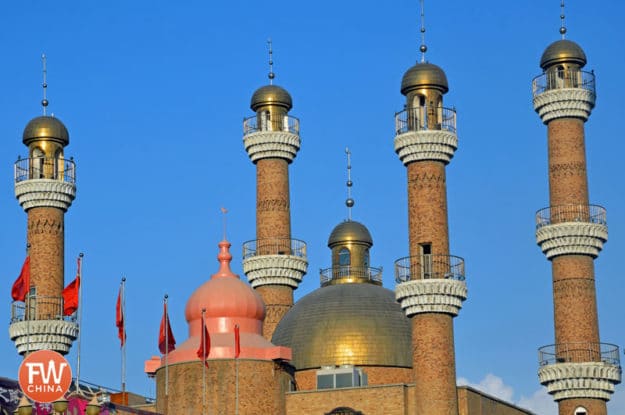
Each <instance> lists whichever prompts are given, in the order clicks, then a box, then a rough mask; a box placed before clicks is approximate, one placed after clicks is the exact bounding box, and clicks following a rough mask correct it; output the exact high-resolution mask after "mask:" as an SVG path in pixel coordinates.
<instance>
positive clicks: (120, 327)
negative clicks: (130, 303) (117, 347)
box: [115, 286, 126, 347]
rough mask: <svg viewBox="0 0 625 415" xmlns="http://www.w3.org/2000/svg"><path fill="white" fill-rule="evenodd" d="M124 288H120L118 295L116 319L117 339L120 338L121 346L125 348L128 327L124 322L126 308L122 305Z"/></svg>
mask: <svg viewBox="0 0 625 415" xmlns="http://www.w3.org/2000/svg"><path fill="white" fill-rule="evenodd" d="M122 288H123V286H122V287H119V294H117V306H116V311H117V318H116V319H115V325H116V326H117V337H119V340H120V342H121V346H122V347H124V344H125V343H126V327H125V322H124V306H123V304H122V303H123V300H122V294H123V291H122Z"/></svg>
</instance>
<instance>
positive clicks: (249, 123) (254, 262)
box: [243, 42, 308, 340]
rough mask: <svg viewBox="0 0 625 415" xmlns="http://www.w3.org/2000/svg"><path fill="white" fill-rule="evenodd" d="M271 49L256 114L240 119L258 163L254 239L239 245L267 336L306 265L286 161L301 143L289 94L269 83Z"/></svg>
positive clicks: (254, 102)
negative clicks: (295, 234) (263, 310)
mask: <svg viewBox="0 0 625 415" xmlns="http://www.w3.org/2000/svg"><path fill="white" fill-rule="evenodd" d="M271 53H272V51H271V42H270V43H269V64H270V71H269V81H270V84H269V85H266V86H263V87H261V88H259V89H258V90H256V92H254V95H253V96H252V101H251V104H250V107H251V109H252V111H254V112H256V115H254V116H252V117H249V118H246V119H245V120H244V121H243V144H244V145H245V150H246V151H247V153H248V155H249V157H250V159H251V160H252V162H253V163H254V164H256V240H253V241H248V242H246V243H245V244H244V245H243V270H244V272H245V274H246V276H247V278H248V280H249V281H250V284H251V285H252V287H254V288H255V289H256V291H258V293H259V294H260V296H261V297H262V299H263V301H264V302H265V305H266V307H267V316H266V317H265V321H264V323H263V336H264V337H265V338H266V339H268V340H271V337H272V335H273V332H274V330H275V328H276V325H277V324H278V322H280V320H281V319H282V317H283V316H284V315H285V314H286V312H287V311H289V309H290V308H291V307H292V306H293V290H295V289H296V288H297V287H298V285H299V283H300V281H301V280H302V277H303V276H304V274H305V273H306V269H307V266H308V262H307V259H306V244H305V243H304V242H303V241H299V240H295V239H291V211H290V201H289V164H290V163H291V162H292V161H293V159H294V158H295V155H296V154H297V151H298V150H299V147H300V137H299V120H298V119H297V118H295V117H292V116H290V115H289V113H288V112H289V110H290V109H291V108H292V106H293V103H292V100H291V96H290V95H289V93H288V92H287V91H286V90H285V89H284V88H281V87H279V86H277V85H273V78H274V73H273V70H272V65H273V61H272V58H271Z"/></svg>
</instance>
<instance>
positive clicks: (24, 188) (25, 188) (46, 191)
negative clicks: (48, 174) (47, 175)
mask: <svg viewBox="0 0 625 415" xmlns="http://www.w3.org/2000/svg"><path fill="white" fill-rule="evenodd" d="M15 197H16V198H17V200H18V201H19V204H20V205H21V206H22V208H23V209H24V210H25V211H27V210H28V209H31V208H36V207H52V208H58V209H63V210H64V211H67V209H69V207H70V206H71V205H72V201H73V200H74V198H75V197H76V185H75V184H74V183H68V182H64V181H62V180H52V179H29V180H23V181H20V182H16V183H15Z"/></svg>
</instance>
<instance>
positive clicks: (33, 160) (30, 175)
mask: <svg viewBox="0 0 625 415" xmlns="http://www.w3.org/2000/svg"><path fill="white" fill-rule="evenodd" d="M32 179H49V180H59V181H62V182H66V183H72V184H74V183H76V165H75V164H74V161H73V160H66V159H63V158H52V157H30V158H25V159H22V158H20V159H18V160H17V161H16V162H15V183H19V182H22V181H24V180H32Z"/></svg>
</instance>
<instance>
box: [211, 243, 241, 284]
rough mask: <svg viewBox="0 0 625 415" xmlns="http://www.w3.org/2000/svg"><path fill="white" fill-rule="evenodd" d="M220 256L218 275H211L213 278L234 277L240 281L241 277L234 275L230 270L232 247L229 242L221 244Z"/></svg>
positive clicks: (218, 257) (218, 256) (218, 255)
mask: <svg viewBox="0 0 625 415" xmlns="http://www.w3.org/2000/svg"><path fill="white" fill-rule="evenodd" d="M218 246H219V254H217V260H218V261H219V270H218V271H217V273H215V274H213V275H211V279H213V278H223V277H233V278H237V279H239V276H238V275H236V274H234V273H233V272H232V270H231V269H230V262H232V254H230V247H231V246H232V245H231V244H230V242H228V241H227V240H225V239H224V240H223V241H221V242H219V244H218Z"/></svg>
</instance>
